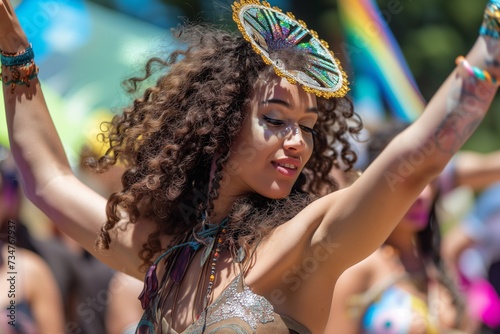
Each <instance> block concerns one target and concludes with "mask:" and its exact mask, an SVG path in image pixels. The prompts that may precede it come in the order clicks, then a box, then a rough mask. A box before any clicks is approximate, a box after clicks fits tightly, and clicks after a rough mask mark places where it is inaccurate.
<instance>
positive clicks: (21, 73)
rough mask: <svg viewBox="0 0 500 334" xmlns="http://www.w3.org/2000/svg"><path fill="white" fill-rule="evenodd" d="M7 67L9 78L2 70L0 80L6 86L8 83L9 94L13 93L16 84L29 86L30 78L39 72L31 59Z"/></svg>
mask: <svg viewBox="0 0 500 334" xmlns="http://www.w3.org/2000/svg"><path fill="white" fill-rule="evenodd" d="M8 68H9V70H10V72H11V77H10V78H9V77H8V76H7V75H4V72H2V73H1V76H0V81H2V82H3V84H4V85H6V86H9V85H10V93H11V94H14V90H15V89H16V86H17V85H26V87H30V85H31V80H32V79H35V78H36V77H37V76H38V72H39V69H38V66H36V64H35V62H34V61H33V60H32V61H31V62H29V63H28V64H24V65H20V66H9V67H8Z"/></svg>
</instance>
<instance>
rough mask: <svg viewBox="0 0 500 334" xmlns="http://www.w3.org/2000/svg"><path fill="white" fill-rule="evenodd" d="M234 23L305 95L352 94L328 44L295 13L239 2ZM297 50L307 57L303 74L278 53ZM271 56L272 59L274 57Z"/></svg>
mask: <svg viewBox="0 0 500 334" xmlns="http://www.w3.org/2000/svg"><path fill="white" fill-rule="evenodd" d="M232 8H233V20H234V21H235V22H236V24H237V25H238V29H239V30H240V31H241V33H242V34H243V37H244V38H245V39H246V40H247V41H248V42H250V43H251V44H252V48H253V49H254V50H255V52H257V53H258V54H260V55H261V56H262V58H263V59H264V62H265V63H266V64H268V65H272V66H273V68H274V71H275V72H276V74H277V75H279V76H280V77H284V78H286V79H287V80H288V81H289V82H290V83H292V84H297V83H298V84H300V85H301V86H302V87H303V88H304V90H305V91H306V92H309V93H314V94H316V95H317V96H322V97H326V98H329V97H342V96H345V95H346V94H347V92H348V91H349V87H348V84H349V82H348V81H347V75H346V74H345V72H344V71H343V70H342V67H341V66H340V62H339V61H338V60H337V59H336V58H335V56H334V54H333V52H332V51H330V50H329V49H328V43H327V42H325V41H323V40H320V39H318V34H317V33H316V32H315V31H313V30H309V29H307V26H306V24H305V23H304V22H303V21H302V20H296V19H295V16H294V15H293V14H292V13H286V14H285V13H283V12H282V11H281V9H279V8H278V7H271V5H270V4H269V3H268V2H267V1H263V2H262V3H261V1H260V0H240V1H235V2H234V4H233V6H232ZM284 48H294V49H296V50H300V51H303V52H304V54H305V56H306V60H307V61H306V64H305V66H303V68H304V70H302V71H297V70H289V69H287V68H286V66H285V64H286V62H285V61H283V60H281V59H279V56H275V55H279V54H280V53H279V52H274V53H273V51H276V50H280V49H284ZM271 55H272V56H271Z"/></svg>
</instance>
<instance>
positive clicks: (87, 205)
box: [0, 0, 140, 276]
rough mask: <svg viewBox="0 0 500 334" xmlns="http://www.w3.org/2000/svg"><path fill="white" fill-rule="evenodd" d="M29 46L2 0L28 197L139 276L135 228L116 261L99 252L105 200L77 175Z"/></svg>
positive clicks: (9, 97)
mask: <svg viewBox="0 0 500 334" xmlns="http://www.w3.org/2000/svg"><path fill="white" fill-rule="evenodd" d="M29 47H30V44H29V42H28V40H27V38H26V35H25V33H24V32H23V30H22V28H21V26H20V24H19V21H18V19H17V17H16V15H15V13H14V9H13V7H12V5H11V3H10V2H9V1H8V0H0V50H1V51H2V81H3V94H4V103H5V111H6V117H7V126H8V130H9V140H10V147H11V151H12V154H13V157H14V159H15V161H16V164H17V166H18V168H19V172H20V174H21V178H22V181H23V182H22V183H23V187H24V190H25V193H26V196H27V197H28V198H29V199H30V200H31V201H32V202H33V203H34V204H35V205H37V206H38V207H39V208H40V209H41V210H42V211H44V212H45V214H47V216H48V217H49V218H50V219H51V220H52V221H53V222H54V223H56V224H57V225H58V226H59V227H60V228H61V230H63V231H64V232H65V233H67V234H68V235H69V236H70V237H72V238H73V239H75V240H77V241H78V242H79V243H80V244H82V246H84V247H85V248H86V249H87V250H88V251H90V252H92V253H93V254H94V255H95V256H96V257H98V258H100V259H101V260H103V261H104V262H106V263H108V264H110V265H112V266H113V267H115V268H116V269H119V270H127V272H129V273H137V269H138V268H139V264H140V262H139V258H138V256H137V254H138V249H139V248H140V242H135V241H134V240H135V239H133V238H132V233H131V232H130V231H132V229H129V230H128V231H129V233H123V234H122V239H119V240H117V242H116V245H115V247H114V248H115V249H114V250H112V253H113V257H112V259H113V260H112V261H111V257H109V256H106V255H104V256H103V255H102V254H100V253H99V252H97V251H96V250H95V247H94V243H95V240H96V237H97V235H98V232H99V230H100V227H101V225H102V224H103V223H104V222H105V221H106V215H105V207H106V200H105V199H104V198H102V197H101V196H99V195H98V194H97V193H95V192H94V191H92V190H91V189H90V188H88V187H87V186H86V185H84V184H83V183H81V182H80V181H79V180H78V179H77V178H76V177H75V175H74V174H73V172H72V170H71V168H70V166H69V163H68V160H67V158H66V155H65V152H64V149H63V146H62V144H61V141H60V139H59V137H58V134H57V132H56V129H55V127H54V124H53V122H52V120H51V117H50V114H49V111H48V109H47V105H46V103H45V100H44V97H43V93H42V89H41V86H40V83H39V81H38V79H37V76H36V74H37V68H36V65H35V63H34V62H30V58H31V56H30V51H29ZM23 57H25V58H26V59H24V60H23V59H22V58H23ZM21 61H22V64H19V62H21ZM17 75H19V76H17ZM28 83H29V84H28ZM68 112H69V111H68ZM134 238H135V236H134ZM138 238H139V239H140V237H138ZM137 275H138V273H137ZM137 275H136V276H137Z"/></svg>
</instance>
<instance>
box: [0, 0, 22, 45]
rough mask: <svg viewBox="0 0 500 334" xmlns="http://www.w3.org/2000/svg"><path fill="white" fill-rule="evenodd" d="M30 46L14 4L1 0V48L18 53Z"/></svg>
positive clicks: (7, 0)
mask: <svg viewBox="0 0 500 334" xmlns="http://www.w3.org/2000/svg"><path fill="white" fill-rule="evenodd" d="M28 46H29V42H28V39H27V38H26V34H25V33H24V31H23V28H22V27H21V24H20V23H19V19H18V18H17V16H16V13H15V11H14V8H13V6H12V4H11V3H10V1H9V0H0V50H1V51H2V52H5V53H18V52H21V51H23V50H25V49H26V48H27V47H28Z"/></svg>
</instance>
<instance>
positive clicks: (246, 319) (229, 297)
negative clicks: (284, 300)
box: [136, 274, 311, 334]
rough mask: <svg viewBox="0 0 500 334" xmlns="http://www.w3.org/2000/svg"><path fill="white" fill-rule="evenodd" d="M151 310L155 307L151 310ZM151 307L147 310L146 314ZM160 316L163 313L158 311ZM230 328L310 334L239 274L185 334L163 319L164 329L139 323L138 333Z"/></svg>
mask: <svg viewBox="0 0 500 334" xmlns="http://www.w3.org/2000/svg"><path fill="white" fill-rule="evenodd" d="M153 305H154V303H150V306H153ZM149 311H151V310H149ZM146 313H148V310H145V314H146ZM155 313H156V314H157V315H159V313H160V312H155ZM224 330H229V331H230V332H231V333H237V334H250V333H256V334H263V333H275V334H310V333H311V331H309V330H308V329H307V328H306V327H305V326H303V325H301V324H299V323H298V322H296V321H294V320H292V319H290V318H288V317H285V316H281V315H279V314H277V313H276V312H274V309H273V306H272V305H271V303H270V302H269V301H268V300H267V299H266V298H264V297H262V296H259V295H257V294H255V293H253V292H252V291H251V290H250V288H249V287H248V286H246V285H245V284H244V280H243V279H242V275H241V274H240V275H237V276H236V277H235V278H234V279H233V281H231V283H230V284H229V285H228V286H227V287H226V289H225V290H224V291H223V292H222V293H221V295H220V296H219V297H218V298H217V299H216V300H215V301H214V302H213V303H212V304H211V305H210V306H209V307H208V308H207V309H206V310H205V311H204V312H203V313H202V314H201V316H200V317H199V318H198V320H197V321H195V322H194V323H193V324H191V325H190V326H188V327H187V328H186V329H185V330H184V331H183V332H182V333H177V332H176V331H175V330H174V329H173V328H171V327H170V326H169V324H168V323H167V321H166V320H165V319H164V318H162V319H161V331H159V330H158V329H155V328H154V327H153V326H145V323H142V326H141V323H139V326H138V328H137V332H136V333H138V334H156V333H158V332H160V333H164V334H166V333H168V334H188V333H189V334H198V333H218V332H219V331H220V332H222V331H224Z"/></svg>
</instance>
